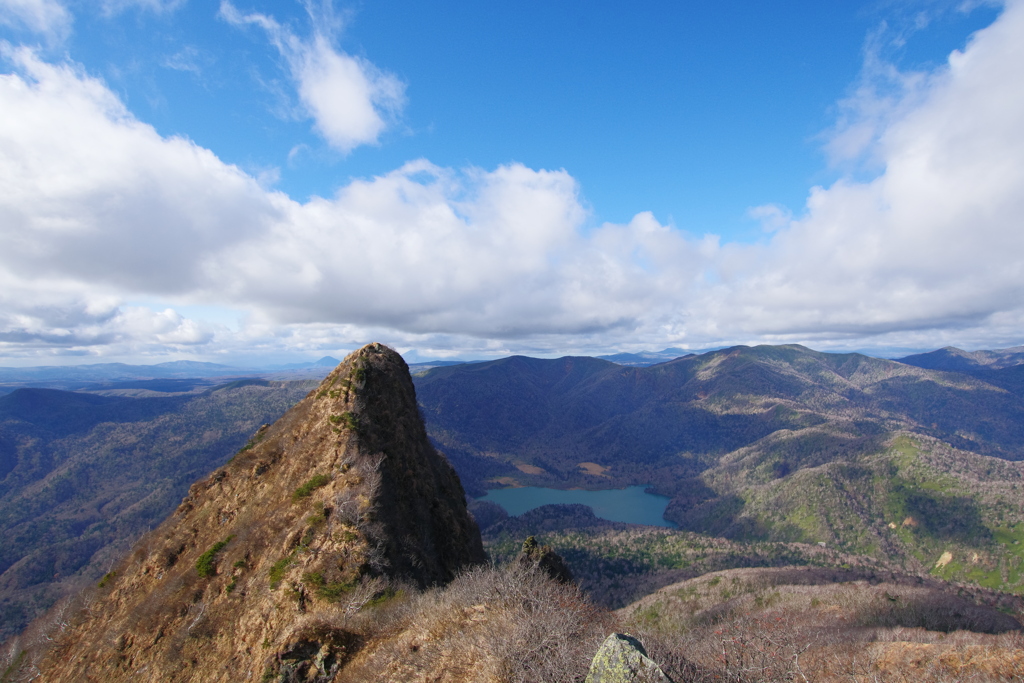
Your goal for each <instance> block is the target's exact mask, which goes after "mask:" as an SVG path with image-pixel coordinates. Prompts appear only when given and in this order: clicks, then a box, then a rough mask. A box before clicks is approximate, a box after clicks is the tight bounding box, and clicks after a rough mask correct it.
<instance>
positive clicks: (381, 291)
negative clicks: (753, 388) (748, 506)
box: [0, 2, 1024, 355]
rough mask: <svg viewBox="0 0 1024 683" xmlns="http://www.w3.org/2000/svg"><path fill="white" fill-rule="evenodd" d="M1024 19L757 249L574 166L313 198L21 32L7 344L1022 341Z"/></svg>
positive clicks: (1, 282) (895, 118)
mask: <svg viewBox="0 0 1024 683" xmlns="http://www.w3.org/2000/svg"><path fill="white" fill-rule="evenodd" d="M250 16H252V15H250ZM1021 35H1024V4H1022V3H1021V2H1014V3H1011V4H1009V5H1008V6H1007V8H1006V9H1005V11H1004V12H1003V14H1002V15H1001V16H1000V18H999V19H998V20H997V21H996V22H995V23H994V24H993V25H992V26H991V27H989V28H987V29H985V30H984V31H982V32H980V33H978V34H977V35H976V36H975V37H974V38H973V40H972V41H971V42H970V44H969V45H968V46H967V47H966V48H965V49H964V50H963V51H962V52H957V53H954V54H953V55H951V57H950V60H949V63H948V65H946V66H945V67H943V68H941V69H938V70H936V71H934V72H932V73H929V74H922V75H920V77H919V78H917V77H915V78H917V81H916V82H915V86H914V88H913V89H911V90H908V91H907V92H905V93H904V95H902V96H901V97H902V99H897V100H893V101H891V102H887V103H886V104H885V105H884V107H883V108H885V110H886V112H887V113H886V115H885V116H884V117H882V118H881V119H876V120H875V122H874V123H872V126H873V127H872V131H873V132H872V134H871V135H870V136H869V137H870V140H869V142H868V143H867V147H866V148H863V149H862V150H860V151H861V152H862V153H865V154H867V155H868V156H870V157H871V158H873V159H876V160H877V163H878V164H879V168H880V169H881V170H880V172H879V173H878V175H877V177H875V178H874V179H872V180H870V181H867V182H859V181H855V180H852V179H844V180H842V181H840V182H837V183H835V184H834V185H832V186H831V187H828V188H815V189H813V190H812V191H811V193H810V197H809V199H808V203H807V207H806V209H805V211H804V213H803V214H802V215H800V216H796V217H790V216H788V214H786V212H785V211H784V210H783V209H781V208H780V207H775V206H767V207H760V208H759V209H755V210H753V214H752V215H755V216H757V217H760V218H761V219H763V220H765V221H766V224H767V225H769V226H770V227H772V228H773V229H774V232H772V234H771V235H770V237H768V238H766V241H764V242H763V243H761V244H757V245H742V244H721V242H720V240H719V239H718V238H717V237H715V236H713V235H709V236H705V237H704V238H701V239H695V238H690V237H687V236H685V235H683V234H682V233H681V232H680V231H678V230H676V229H675V228H673V227H671V226H665V225H661V224H660V223H659V222H658V221H656V220H655V219H654V217H653V216H651V215H650V214H647V213H640V214H638V215H637V216H636V217H635V218H634V219H633V220H632V221H631V222H630V223H628V224H626V225H612V224H606V225H599V226H594V225H591V224H590V222H589V221H588V214H587V211H586V209H585V208H584V204H583V202H582V201H581V199H580V197H579V193H580V188H579V187H578V185H577V183H576V181H575V179H574V178H572V176H570V175H569V174H568V173H567V172H565V171H563V170H535V169H530V168H527V167H525V166H522V165H519V164H509V165H505V166H500V167H498V168H496V169H492V170H484V169H475V168H470V169H463V170H453V169H446V168H439V167H437V166H435V165H433V164H431V163H429V162H428V161H425V160H419V161H413V162H410V163H408V164H406V165H404V166H403V167H401V168H399V169H397V170H395V171H392V172H391V173H388V174H385V175H382V176H380V177H376V178H370V179H362V180H357V181H353V182H351V183H349V184H347V185H345V186H343V187H341V188H340V189H339V190H338V191H337V193H336V194H335V195H334V196H332V197H326V198H313V199H311V200H310V201H308V202H305V203H301V202H297V201H294V200H292V199H290V198H289V197H287V196H286V195H284V194H283V193H280V192H274V191H271V190H268V189H266V188H265V187H263V186H261V184H260V182H257V180H256V179H255V178H253V177H252V176H251V175H249V174H247V173H244V172H243V171H241V170H240V169H238V168H236V167H234V166H231V165H228V164H225V163H223V162H222V161H220V160H219V159H218V158H217V157H216V156H215V155H213V154H212V153H211V152H210V151H208V150H205V149H202V148H200V147H198V146H196V145H195V144H194V143H192V142H191V141H189V140H187V139H182V138H163V137H161V136H160V135H158V134H157V133H156V132H155V131H154V130H153V129H152V128H151V127H150V126H148V125H146V124H143V123H141V122H139V121H138V120H136V119H135V118H134V117H133V116H132V115H131V113H130V112H128V111H127V110H126V109H125V107H124V105H123V104H122V103H121V102H120V101H119V100H118V98H117V97H116V96H115V95H113V94H112V93H111V92H110V90H109V89H107V88H106V87H105V86H104V85H103V83H101V82H99V81H98V80H96V79H94V78H92V77H89V76H88V75H86V74H84V73H82V72H81V70H79V69H76V68H75V67H73V66H70V65H66V64H64V65H54V64H48V63H45V62H43V61H41V60H40V59H39V58H38V57H36V56H35V55H34V54H33V53H32V52H31V51H28V50H25V49H21V50H13V51H12V50H8V58H9V59H10V60H11V61H12V63H13V64H14V65H15V72H14V73H10V74H6V75H3V76H0V111H3V112H4V116H3V117H2V118H0V240H2V243H3V244H4V249H3V250H2V251H0V288H2V291H3V295H2V297H0V311H3V312H4V313H3V315H2V316H0V343H2V344H3V347H2V348H3V349H4V350H5V351H3V352H6V353H7V354H8V355H9V354H11V353H14V351H12V349H23V350H31V349H39V348H49V347H53V348H57V347H60V348H64V349H70V350H81V349H142V350H143V351H144V352H146V353H150V352H152V351H153V349H156V348H160V347H164V348H169V349H175V350H180V349H186V348H194V349H201V350H202V353H204V354H215V353H226V352H229V351H230V352H233V353H234V352H241V350H242V349H249V350H253V352H259V353H270V352H271V351H273V350H275V349H280V348H295V349H303V350H310V351H312V350H314V349H336V348H344V347H349V348H351V346H354V345H355V344H358V343H360V342H364V341H368V340H370V339H373V338H377V339H383V340H384V341H389V342H391V343H394V344H396V345H398V346H400V347H403V348H408V347H417V348H420V349H433V350H435V351H436V352H438V353H440V352H443V351H444V349H446V348H447V349H451V348H461V349H464V350H466V353H467V354H480V355H484V354H497V353H502V352H510V351H521V352H530V353H545V352H586V351H593V350H599V349H601V348H607V347H611V346H632V347H634V348H635V347H636V346H644V347H652V346H658V345H665V346H668V345H680V344H689V345H694V346H701V345H710V344H715V345H718V344H726V343H733V342H748V341H768V342H784V341H805V342H810V343H812V344H814V345H816V346H820V347H832V348H835V347H839V346H843V345H846V346H860V347H865V346H869V345H872V344H884V345H888V346H898V345H910V346H918V347H920V346H938V345H941V344H945V343H958V340H964V341H961V342H959V343H964V344H968V343H973V344H976V345H986V344H990V345H998V344H1004V345H1006V344H1009V343H1019V342H1020V341H1021V337H1022V336H1024V327H1022V324H1024V297H1022V296H1021V294H1022V290H1024V231H1022V230H1021V229H1020V225H1021V217H1022V216H1024V129H1022V128H1021V126H1020V125H1019V122H1020V121H1022V120H1024V88H1021V87H1020V84H1021V83H1024V41H1020V40H1019V37H1020V36H1021ZM310 44H311V43H310ZM858 97H861V98H862V99H863V102H861V103H859V104H857V105H856V106H851V108H850V109H849V110H848V111H851V112H856V111H862V112H866V113H865V114H863V116H867V117H869V118H870V116H871V112H873V111H876V110H877V107H876V106H875V104H874V103H872V101H871V98H873V97H878V95H876V94H874V93H873V92H872V91H871V90H870V89H865V90H863V91H862V92H861V94H860V95H858ZM858 107H859V109H858ZM878 121H881V123H878ZM849 123H850V125H857V123H858V122H857V120H856V117H855V116H853V115H851V118H850V120H849ZM140 298H141V299H147V300H150V301H153V300H156V301H169V302H172V303H173V302H178V304H212V305H219V306H225V307H229V308H233V309H236V310H244V311H248V312H249V313H250V315H249V317H248V319H247V320H246V322H245V323H244V324H243V325H241V327H240V329H238V330H237V331H232V330H228V329H227V328H223V327H217V326H216V325H207V324H203V323H201V322H197V321H191V320H188V319H187V318H185V317H182V316H181V315H180V314H179V313H175V312H174V311H173V310H169V311H168V310H163V308H167V307H161V306H152V307H137V308H136V309H132V308H131V307H127V306H125V305H123V304H122V302H123V301H125V300H132V299H136V300H137V299H140ZM169 307H170V308H173V306H169ZM930 339H934V340H935V343H934V344H932V343H927V341H925V342H924V343H922V340H930ZM985 340H988V341H987V342H986V341H985ZM26 352H27V351H26Z"/></svg>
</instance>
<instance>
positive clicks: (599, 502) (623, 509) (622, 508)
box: [477, 486, 676, 527]
mask: <svg viewBox="0 0 1024 683" xmlns="http://www.w3.org/2000/svg"><path fill="white" fill-rule="evenodd" d="M646 488H647V487H646V486H630V487H628V488H624V489H608V490H605V491H576V490H574V491H562V490H561V489H542V488H537V487H535V486H523V487H521V488H508V489H492V490H490V491H488V492H487V495H486V496H484V497H483V498H477V500H486V501H490V502H492V503H497V504H498V505H500V506H501V507H503V508H504V509H505V512H507V513H508V514H510V515H521V514H523V513H524V512H526V511H528V510H532V509H534V508H539V507H540V506H541V505H553V504H560V505H568V504H572V503H579V504H581V505H589V506H590V507H591V508H592V509H593V510H594V514H595V515H597V516H598V517H600V518H601V519H607V520H609V521H612V522H628V523H629V524H648V525H650V526H667V527H675V526H676V525H675V524H673V523H672V522H668V521H666V520H665V518H664V517H662V515H663V514H665V508H666V507H667V506H668V501H669V499H668V498H666V497H665V496H658V495H654V494H653V493H645V492H644V489H646Z"/></svg>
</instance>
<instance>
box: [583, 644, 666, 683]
mask: <svg viewBox="0 0 1024 683" xmlns="http://www.w3.org/2000/svg"><path fill="white" fill-rule="evenodd" d="M586 683H672V679H670V678H669V677H668V676H666V675H665V672H663V671H662V670H661V667H660V666H658V665H657V664H655V663H654V661H652V660H651V659H650V658H649V657H648V656H647V651H646V650H645V649H644V646H643V645H641V644H640V641H639V640H637V639H636V638H634V637H632V636H627V635H624V634H622V633H613V634H611V635H610V636H608V637H607V638H605V641H604V643H602V644H601V648H600V649H599V650H598V651H597V654H596V655H594V661H592V662H591V663H590V672H589V673H588V674H587V679H586Z"/></svg>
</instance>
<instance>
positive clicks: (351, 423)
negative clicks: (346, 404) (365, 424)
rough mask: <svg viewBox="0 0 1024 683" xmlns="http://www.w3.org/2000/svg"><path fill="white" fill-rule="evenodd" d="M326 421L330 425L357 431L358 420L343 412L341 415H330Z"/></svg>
mask: <svg viewBox="0 0 1024 683" xmlns="http://www.w3.org/2000/svg"><path fill="white" fill-rule="evenodd" d="M327 419H328V420H330V421H331V424H336V425H342V426H344V427H347V428H348V429H349V430H351V431H353V432H357V431H359V420H358V419H357V418H356V416H355V415H353V414H352V413H350V412H348V411H345V412H344V413H342V414H341V415H331V416H330V417H329V418H327Z"/></svg>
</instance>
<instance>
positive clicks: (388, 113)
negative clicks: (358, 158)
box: [220, 0, 405, 153]
mask: <svg viewBox="0 0 1024 683" xmlns="http://www.w3.org/2000/svg"><path fill="white" fill-rule="evenodd" d="M220 15H221V16H222V17H223V18H224V19H225V20H227V21H228V22H229V23H231V24H234V25H236V26H242V25H246V24H249V25H254V26H259V27H260V28H262V29H263V30H264V31H266V33H267V37H268V38H269V39H270V41H271V43H273V45H274V46H275V47H276V48H277V49H278V51H279V52H280V53H281V56H282V57H284V58H285V60H286V61H287V63H288V67H289V70H290V71H291V76H292V78H293V79H294V80H295V82H296V86H297V89H298V94H299V98H300V100H301V101H302V104H303V106H304V107H305V108H306V111H307V112H308V113H309V115H310V116H311V117H312V118H313V120H314V121H315V122H316V128H317V130H318V131H319V132H320V134H321V135H322V136H323V137H324V139H326V140H327V142H329V143H330V144H331V146H333V147H334V148H336V149H338V150H339V151H341V152H345V153H347V152H350V151H351V150H352V149H354V148H356V147H358V146H360V145H365V144H373V143H376V142H377V139H378V138H379V136H380V134H381V133H383V132H384V130H385V129H386V128H387V126H388V120H389V119H390V118H391V117H393V116H394V115H395V114H396V113H397V112H398V111H399V110H400V109H401V108H402V105H403V104H404V101H405V85H404V84H403V83H402V82H401V81H400V80H398V79H397V78H396V77H395V76H393V75H391V74H388V73H386V72H384V71H381V70H380V69H378V68H377V67H376V66H374V65H373V64H372V63H370V62H369V61H367V60H365V59H362V58H360V57H355V56H352V55H349V54H346V53H344V52H340V51H338V50H336V49H335V48H334V47H333V45H332V40H333V31H332V30H331V28H332V27H333V25H334V24H335V23H336V22H335V21H334V20H333V18H332V17H329V16H328V17H326V18H324V19H323V20H322V21H316V22H315V23H316V24H317V30H316V31H315V32H314V33H313V35H312V36H311V37H310V38H309V39H308V40H304V39H302V38H300V37H299V36H297V35H295V34H294V33H292V32H291V31H290V30H288V29H287V28H286V27H284V26H282V25H281V24H279V23H278V22H277V21H275V20H274V19H273V18H272V17H269V16H267V15H264V14H258V13H253V14H243V13H241V12H240V11H238V9H236V8H235V6H234V5H232V4H231V3H230V2H228V1H227V0H223V1H222V2H221V6H220Z"/></svg>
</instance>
